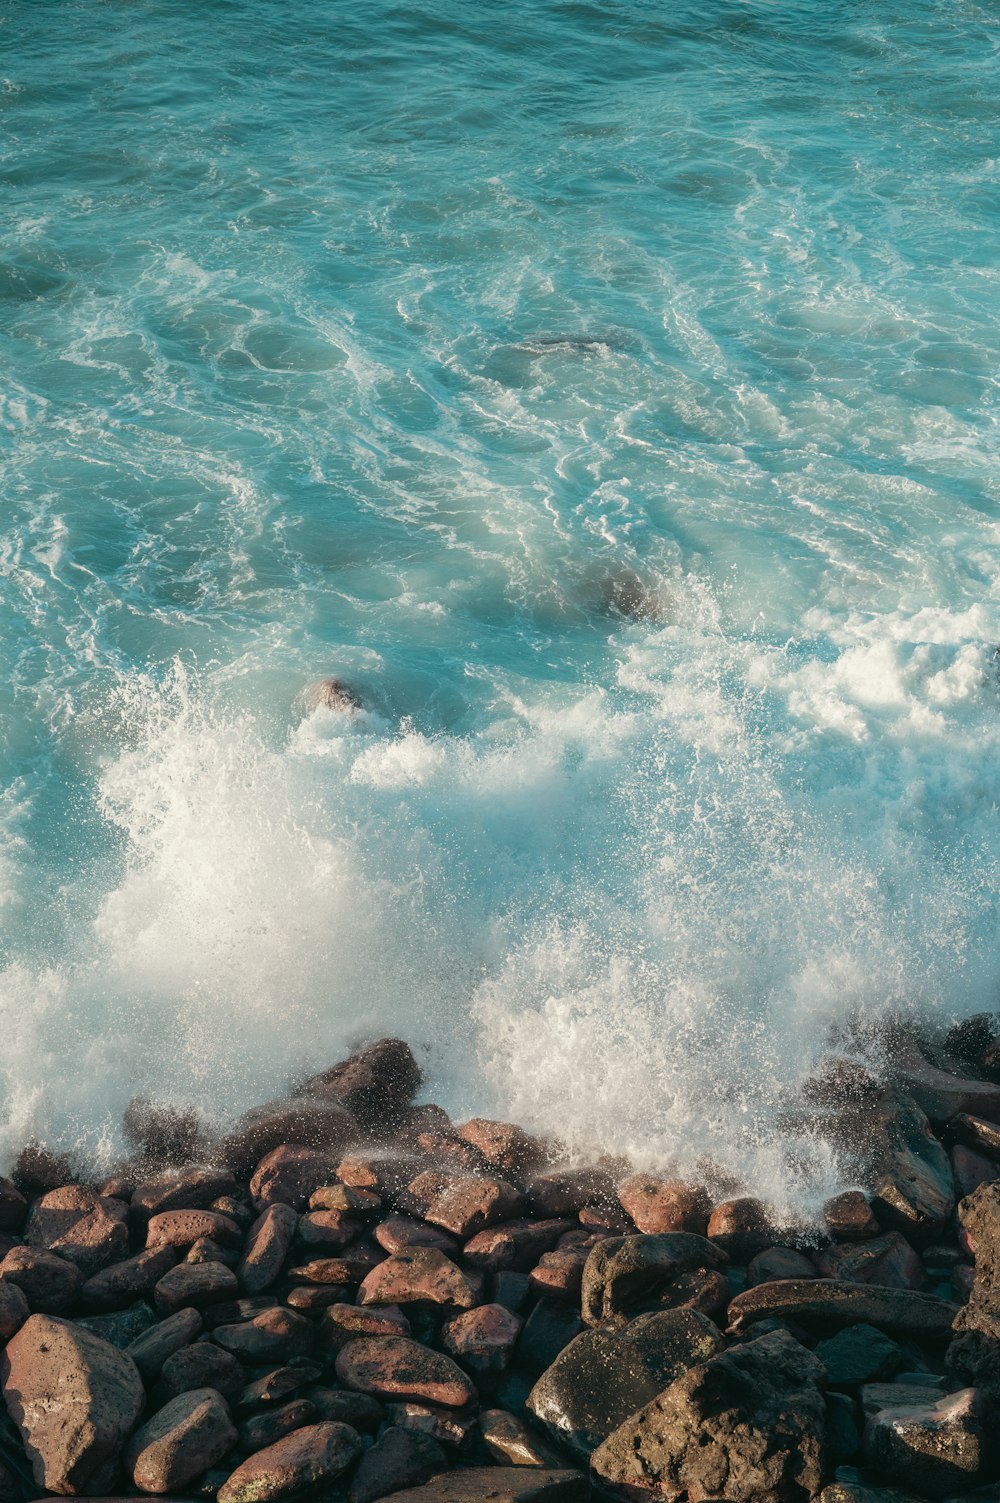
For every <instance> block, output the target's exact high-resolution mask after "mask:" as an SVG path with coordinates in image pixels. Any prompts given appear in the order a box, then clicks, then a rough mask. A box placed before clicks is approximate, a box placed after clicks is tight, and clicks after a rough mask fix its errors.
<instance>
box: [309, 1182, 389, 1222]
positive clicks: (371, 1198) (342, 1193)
mask: <svg viewBox="0 0 1000 1503" xmlns="http://www.w3.org/2000/svg"><path fill="white" fill-rule="evenodd" d="M309 1209H310V1211H352V1212H353V1213H354V1214H355V1215H356V1216H377V1215H378V1213H379V1212H380V1211H381V1209H382V1201H381V1198H380V1197H379V1196H378V1195H376V1194H375V1193H374V1191H372V1190H356V1189H355V1188H354V1187H353V1186H352V1185H320V1187H319V1189H317V1190H314V1191H313V1192H312V1194H311V1195H310V1197H309Z"/></svg>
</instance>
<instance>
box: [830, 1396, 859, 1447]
mask: <svg viewBox="0 0 1000 1503" xmlns="http://www.w3.org/2000/svg"><path fill="white" fill-rule="evenodd" d="M858 1421H859V1416H858V1406H857V1404H856V1402H855V1401H854V1399H852V1398H851V1397H850V1396H849V1395H848V1394H846V1393H828V1394H827V1396H826V1444H827V1452H828V1456H829V1459H830V1461H831V1462H837V1461H853V1460H855V1459H856V1458H857V1457H858V1455H859V1454H860V1451H861V1426H860V1424H859V1422H858Z"/></svg>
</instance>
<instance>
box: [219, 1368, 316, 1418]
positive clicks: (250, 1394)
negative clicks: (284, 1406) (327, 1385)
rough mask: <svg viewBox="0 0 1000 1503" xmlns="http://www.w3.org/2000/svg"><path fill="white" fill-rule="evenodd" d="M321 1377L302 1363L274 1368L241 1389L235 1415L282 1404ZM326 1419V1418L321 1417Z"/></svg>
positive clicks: (235, 1404) (236, 1402)
mask: <svg viewBox="0 0 1000 1503" xmlns="http://www.w3.org/2000/svg"><path fill="white" fill-rule="evenodd" d="M320 1377H321V1371H320V1369H319V1368H318V1367H316V1366H314V1365H313V1364H312V1363H308V1362H306V1363H303V1364H302V1365H301V1366H298V1367H276V1368H273V1369H272V1371H271V1372H269V1373H265V1374H264V1376H263V1377H261V1378H255V1379H254V1381H253V1382H252V1383H248V1384H247V1385H246V1387H245V1388H242V1389H241V1390H240V1392H239V1394H238V1395H237V1397H236V1400H235V1402H234V1405H233V1408H234V1410H235V1412H236V1413H237V1414H241V1415H242V1414H248V1413H250V1412H251V1411H253V1410H254V1409H259V1408H260V1407H261V1406H262V1405H272V1404H280V1403H283V1402H284V1400H285V1399H290V1398H293V1397H295V1396H296V1395H297V1394H300V1393H301V1392H302V1391H303V1389H305V1388H308V1387H309V1386H310V1384H312V1383H315V1382H316V1381H317V1380H318V1379H319V1378H320ZM323 1417H324V1418H326V1416H323Z"/></svg>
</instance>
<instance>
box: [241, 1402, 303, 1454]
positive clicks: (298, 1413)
mask: <svg viewBox="0 0 1000 1503" xmlns="http://www.w3.org/2000/svg"><path fill="white" fill-rule="evenodd" d="M320 1418H322V1416H321V1415H320V1414H319V1413H318V1412H317V1409H316V1405H315V1404H314V1403H312V1401H311V1400H310V1399H305V1398H297V1399H291V1400H289V1402H288V1403H287V1404H268V1405H267V1407H266V1409H264V1410H263V1411H262V1412H261V1413H260V1414H254V1415H251V1417H250V1418H249V1419H246V1420H244V1421H243V1423H242V1425H240V1431H239V1433H240V1445H241V1446H242V1447H243V1450H244V1451H263V1450H264V1449H265V1448H266V1447H267V1446H273V1445H274V1443H275V1441H278V1440H281V1439H282V1438H283V1437H284V1436H286V1435H291V1433H292V1431H293V1430H301V1429H302V1427H303V1425H311V1424H313V1423H314V1422H315V1421H317V1420H319V1419H320Z"/></svg>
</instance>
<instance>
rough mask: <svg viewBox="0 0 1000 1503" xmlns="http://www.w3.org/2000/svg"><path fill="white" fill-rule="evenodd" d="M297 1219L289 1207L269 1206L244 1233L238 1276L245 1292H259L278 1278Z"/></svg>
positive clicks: (291, 1240) (252, 1293)
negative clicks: (245, 1233)
mask: <svg viewBox="0 0 1000 1503" xmlns="http://www.w3.org/2000/svg"><path fill="white" fill-rule="evenodd" d="M298 1224H299V1218H298V1216H296V1214H295V1212H294V1211H293V1210H292V1208H291V1206H287V1205H282V1204H280V1203H279V1204H276V1205H271V1206H268V1208H267V1210H266V1211H264V1212H263V1213H262V1214H261V1215H260V1216H258V1218H257V1220H256V1221H255V1222H254V1224H253V1226H251V1228H250V1230H249V1231H248V1232H247V1237H246V1243H245V1244H244V1248H243V1257H242V1258H241V1260H240V1263H239V1266H238V1268H237V1278H238V1279H239V1285H240V1288H241V1289H242V1290H243V1293H244V1294H249V1295H254V1294H262V1293H263V1291H264V1290H265V1289H270V1287H271V1285H272V1284H273V1283H274V1281H275V1280H276V1279H277V1277H278V1275H279V1273H280V1272H281V1269H282V1266H283V1264H284V1261H285V1259H286V1257H287V1256H288V1253H289V1251H290V1249H291V1246H292V1242H293V1240H294V1237H295V1230H296V1227H297V1226H298Z"/></svg>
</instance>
